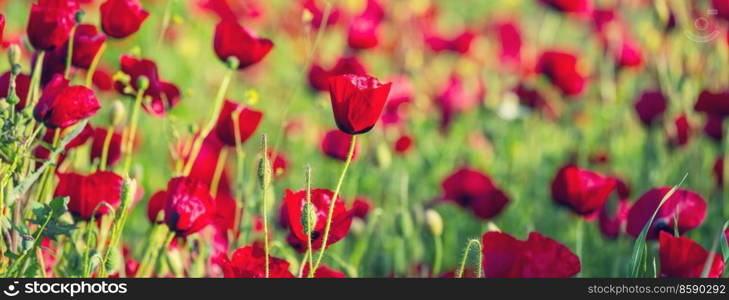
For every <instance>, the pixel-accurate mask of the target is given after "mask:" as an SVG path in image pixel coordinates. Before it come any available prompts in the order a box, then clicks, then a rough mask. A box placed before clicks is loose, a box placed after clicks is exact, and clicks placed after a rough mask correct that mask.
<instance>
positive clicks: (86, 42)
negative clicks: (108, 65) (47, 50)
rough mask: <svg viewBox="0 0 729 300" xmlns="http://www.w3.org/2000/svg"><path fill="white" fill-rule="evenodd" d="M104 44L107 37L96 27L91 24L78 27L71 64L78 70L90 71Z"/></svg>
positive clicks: (74, 38) (74, 37)
mask: <svg viewBox="0 0 729 300" xmlns="http://www.w3.org/2000/svg"><path fill="white" fill-rule="evenodd" d="M104 42H106V36H105V35H103V34H102V33H100V32H99V31H98V30H97V29H96V26H94V25H91V24H81V25H79V26H78V27H76V33H75V34H74V36H73V57H72V58H71V63H72V64H73V65H74V66H76V67H78V68H82V69H88V68H89V67H90V66H91V63H92V62H93V61H94V57H96V53H98V52H99V49H100V48H101V45H102V44H104Z"/></svg>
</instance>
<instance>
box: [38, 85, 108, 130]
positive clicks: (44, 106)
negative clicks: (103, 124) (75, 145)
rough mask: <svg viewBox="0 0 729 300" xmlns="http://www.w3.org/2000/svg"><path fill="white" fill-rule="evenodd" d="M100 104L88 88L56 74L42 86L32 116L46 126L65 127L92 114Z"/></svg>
mask: <svg viewBox="0 0 729 300" xmlns="http://www.w3.org/2000/svg"><path fill="white" fill-rule="evenodd" d="M100 108H101V105H100V104H99V100H97V99H96V96H95V95H94V92H93V91H91V90H90V89H88V88H86V87H84V86H80V85H74V86H69V81H68V80H67V79H65V78H63V76H61V75H56V76H55V77H54V78H53V80H51V82H50V83H48V85H46V86H45V87H44V88H43V94H42V96H41V97H40V100H38V104H36V106H35V109H34V110H33V116H34V117H35V119H36V120H37V121H38V122H41V123H43V124H44V125H45V126H46V127H48V128H66V127H69V126H72V125H74V124H76V123H77V122H79V121H81V120H83V119H86V118H88V117H91V116H93V115H94V114H95V113H96V112H97V111H98V110H99V109H100Z"/></svg>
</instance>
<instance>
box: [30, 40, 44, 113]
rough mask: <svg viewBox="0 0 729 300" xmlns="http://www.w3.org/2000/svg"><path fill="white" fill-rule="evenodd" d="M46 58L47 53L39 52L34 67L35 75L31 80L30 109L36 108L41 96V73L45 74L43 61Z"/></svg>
mask: <svg viewBox="0 0 729 300" xmlns="http://www.w3.org/2000/svg"><path fill="white" fill-rule="evenodd" d="M45 57H46V52H45V51H40V52H38V56H37V57H36V60H35V66H33V74H32V75H31V76H32V77H31V78H30V95H28V102H30V103H29V105H28V107H33V106H35V103H36V101H37V99H38V97H39V96H40V79H41V72H43V60H44V58H45Z"/></svg>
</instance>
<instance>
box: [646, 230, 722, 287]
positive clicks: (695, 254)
mask: <svg viewBox="0 0 729 300" xmlns="http://www.w3.org/2000/svg"><path fill="white" fill-rule="evenodd" d="M658 244H659V250H658V253H659V256H660V261H661V276H662V277H678V278H699V277H701V275H702V273H703V271H704V267H705V266H706V263H707V261H708V260H709V259H712V261H711V267H709V273H708V277H710V278H718V277H721V274H722V273H723V272H724V260H723V259H722V257H721V255H720V254H719V253H709V252H708V251H706V250H705V249H704V248H702V247H701V245H699V244H698V243H696V242H694V241H692V240H691V239H689V238H687V237H684V236H682V237H674V236H672V235H670V234H668V233H666V232H661V233H660V236H659V238H658Z"/></svg>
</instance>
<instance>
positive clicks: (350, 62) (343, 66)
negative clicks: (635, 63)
mask: <svg viewBox="0 0 729 300" xmlns="http://www.w3.org/2000/svg"><path fill="white" fill-rule="evenodd" d="M344 74H354V75H362V76H364V75H367V69H366V68H365V66H364V65H363V64H362V62H360V61H359V59H358V58H357V57H356V56H342V57H340V58H339V59H338V60H337V63H336V64H334V66H333V67H332V68H331V69H330V70H325V69H324V68H323V67H322V66H320V65H317V64H313V65H312V66H311V69H309V74H308V78H309V85H310V86H311V87H312V88H313V89H315V90H318V91H328V90H329V78H330V77H331V76H336V75H344Z"/></svg>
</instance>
